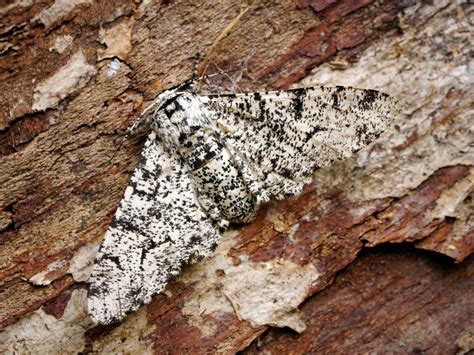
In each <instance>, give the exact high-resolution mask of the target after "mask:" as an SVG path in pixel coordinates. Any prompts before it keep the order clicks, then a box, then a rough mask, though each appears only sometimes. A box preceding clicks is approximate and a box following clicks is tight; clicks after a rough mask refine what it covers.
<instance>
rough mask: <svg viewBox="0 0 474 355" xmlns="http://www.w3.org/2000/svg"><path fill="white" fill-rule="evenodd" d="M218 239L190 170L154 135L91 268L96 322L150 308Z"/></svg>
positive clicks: (91, 306) (91, 307)
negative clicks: (145, 306) (144, 306)
mask: <svg viewBox="0 0 474 355" xmlns="http://www.w3.org/2000/svg"><path fill="white" fill-rule="evenodd" d="M218 239H219V232H218V231H217V230H216V228H214V226H213V225H212V223H211V222H210V220H209V219H208V217H207V216H206V214H205V213H204V211H203V210H202V209H201V207H200V206H199V203H198V202H197V200H196V193H195V188H194V184H193V180H192V179H191V178H190V177H189V176H188V172H187V171H186V168H185V167H183V166H182V163H181V162H180V161H179V160H178V158H177V157H175V156H172V155H171V154H169V153H168V152H167V151H165V150H164V149H163V147H162V144H161V142H160V141H159V140H158V139H157V137H156V135H155V133H151V134H150V135H149V137H148V140H147V142H146V144H145V147H144V149H143V152H142V155H141V158H140V161H139V164H138V167H137V169H136V170H135V173H134V175H133V177H132V179H131V182H130V185H129V186H128V187H127V189H126V191H125V197H124V198H123V200H122V201H121V203H120V207H119V208H118V210H117V212H116V214H115V219H114V221H113V223H112V224H111V226H110V227H109V230H108V231H107V233H106V235H105V237H104V240H103V242H102V245H101V247H100V250H99V253H98V255H97V257H96V260H95V264H94V266H93V270H92V275H91V278H90V288H89V300H88V306H89V313H90V315H91V317H92V319H93V320H94V321H95V322H97V323H101V324H108V323H112V322H115V321H118V320H120V319H122V318H123V317H124V316H125V315H126V314H127V313H129V312H131V311H133V310H136V309H137V308H138V307H139V306H140V305H142V304H144V303H148V302H149V301H150V300H151V297H152V296H153V295H154V294H156V293H159V292H160V291H162V290H163V289H164V287H165V286H166V284H167V282H168V281H169V280H170V278H172V277H173V276H175V275H177V274H178V273H179V271H180V269H181V267H182V265H183V264H185V263H187V262H189V261H192V260H196V259H199V258H201V257H204V256H206V255H207V254H208V253H210V251H212V250H213V249H214V248H215V246H216V245H217V241H218Z"/></svg>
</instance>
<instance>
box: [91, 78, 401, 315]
mask: <svg viewBox="0 0 474 355" xmlns="http://www.w3.org/2000/svg"><path fill="white" fill-rule="evenodd" d="M153 109H154V113H153V114H151V115H148V116H146V117H145V116H143V117H145V118H144V119H143V120H141V121H139V122H138V124H145V125H148V126H149V127H150V128H151V133H150V134H149V136H148V139H147V141H146V143H145V147H144V149H143V151H142V154H141V157H140V161H139V163H138V166H137V168H136V170H135V173H134V175H133V177H132V179H131V182H130V184H129V186H128V187H127V189H126V191H125V196H124V198H123V200H122V201H121V203H120V207H119V208H118V210H117V212H116V214H115V218H114V220H113V222H112V224H111V225H110V227H109V229H108V231H107V233H106V235H105V237H104V241H103V243H102V245H101V248H100V250H99V252H98V255H97V257H96V260H95V263H94V267H93V271H92V275H91V278H90V289H89V301H88V303H89V313H90V315H91V317H92V318H93V320H94V321H95V322H97V323H101V324H108V323H112V322H116V321H119V320H121V319H122V318H123V317H124V316H125V315H126V314H128V313H130V312H131V311H134V310H136V309H137V308H138V307H139V306H140V305H141V304H144V303H148V302H150V300H151V298H152V296H153V295H155V294H157V293H159V292H161V291H162V290H163V289H164V287H165V286H166V284H167V283H168V281H169V280H170V279H171V278H172V277H174V276H176V275H177V274H178V273H179V272H180V269H181V267H182V266H183V265H184V264H187V263H192V262H194V261H197V260H199V259H201V258H203V257H205V256H207V255H208V254H209V253H210V252H211V251H212V250H213V249H214V248H215V247H216V245H217V243H218V241H219V235H220V232H221V231H222V230H223V229H225V228H226V227H227V226H228V224H229V223H230V222H239V223H240V222H250V221H252V220H253V219H254V218H255V216H256V213H257V211H258V208H259V206H260V205H261V204H262V203H264V202H265V201H268V200H269V199H270V198H276V199H281V198H284V197H285V196H290V195H294V194H296V193H298V192H299V191H301V189H302V188H303V186H304V185H305V184H306V183H308V182H310V180H311V175H312V173H313V172H314V171H315V170H316V169H318V168H320V167H324V166H327V165H329V164H331V162H332V161H334V160H338V159H343V158H347V157H349V156H350V155H351V154H352V153H354V152H356V151H358V150H359V149H361V148H362V147H364V146H366V145H368V144H369V143H370V142H372V141H373V140H375V139H376V138H377V137H378V136H379V135H380V134H381V133H382V132H383V131H384V130H385V129H386V128H387V127H388V126H389V125H390V123H391V121H392V120H393V118H394V116H395V115H396V113H397V111H398V109H397V103H396V101H395V100H393V99H392V98H390V97H389V96H388V95H386V94H383V93H380V92H377V91H374V90H363V89H354V88H348V87H334V88H326V87H314V88H303V89H294V90H287V91H275V92H263V93H250V94H223V95H198V94H195V93H191V92H186V91H183V90H182V87H179V88H175V89H170V90H167V91H164V92H163V93H161V94H160V95H159V96H158V97H157V99H156V100H155V102H154V104H153Z"/></svg>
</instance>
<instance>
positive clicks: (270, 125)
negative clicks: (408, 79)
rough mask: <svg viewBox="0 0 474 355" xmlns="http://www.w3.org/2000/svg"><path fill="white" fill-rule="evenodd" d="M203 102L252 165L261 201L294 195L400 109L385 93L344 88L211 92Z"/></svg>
mask: <svg viewBox="0 0 474 355" xmlns="http://www.w3.org/2000/svg"><path fill="white" fill-rule="evenodd" d="M207 105H208V106H209V107H210V109H211V110H213V111H214V112H216V116H215V117H214V118H215V119H216V120H217V122H218V126H219V128H220V129H221V130H222V131H223V132H224V137H225V139H226V141H228V142H229V145H231V146H232V148H233V149H234V154H237V155H240V156H241V157H242V160H243V161H244V163H243V169H244V170H245V169H246V168H245V165H246V163H248V165H249V166H250V171H248V173H249V174H252V175H253V176H249V177H248V180H249V181H250V182H251V184H252V181H253V186H251V188H252V192H253V193H256V194H257V195H259V198H260V201H265V200H268V198H270V197H276V198H282V197H284V196H287V195H292V194H294V193H297V192H298V191H299V190H301V188H302V186H303V185H304V184H305V183H307V182H308V181H310V177H311V175H312V173H313V172H314V171H315V170H316V169H318V168H320V167H324V166H327V165H329V164H330V163H331V162H332V161H334V160H337V159H344V158H347V157H349V156H350V155H352V154H353V153H354V152H357V151H358V150H360V149H361V148H363V147H364V146H366V145H368V144H369V143H371V142H372V141H374V140H375V139H376V138H377V137H378V136H379V135H380V134H381V133H382V132H383V131H384V130H386V129H387V127H389V126H390V124H391V122H392V121H393V118H394V117H395V115H396V114H397V113H398V111H399V109H398V104H397V102H396V101H395V100H394V99H392V98H391V97H390V96H388V95H386V94H383V93H380V92H378V91H374V90H364V89H354V88H348V87H333V88H330V87H315V88H302V89H294V90H287V91H275V92H267V93H251V94H225V95H209V96H208V101H207ZM256 182H259V183H260V184H257V183H256Z"/></svg>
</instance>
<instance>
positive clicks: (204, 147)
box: [179, 130, 223, 170]
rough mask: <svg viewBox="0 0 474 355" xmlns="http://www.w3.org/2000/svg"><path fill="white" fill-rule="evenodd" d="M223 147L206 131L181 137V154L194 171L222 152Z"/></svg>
mask: <svg viewBox="0 0 474 355" xmlns="http://www.w3.org/2000/svg"><path fill="white" fill-rule="evenodd" d="M222 149H223V146H222V144H221V143H220V142H219V140H218V139H217V137H215V136H214V135H213V134H212V133H210V132H206V131H204V130H198V131H194V132H192V133H190V134H186V135H181V136H180V146H179V153H180V155H181V156H182V157H183V158H184V160H185V161H186V162H187V164H188V165H189V167H190V168H191V169H192V170H196V169H199V168H200V167H202V166H203V165H205V164H206V163H208V162H209V161H211V160H212V159H214V158H215V157H216V156H218V155H219V154H220V153H221V152H222Z"/></svg>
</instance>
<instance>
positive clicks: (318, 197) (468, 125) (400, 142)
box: [0, 0, 474, 353]
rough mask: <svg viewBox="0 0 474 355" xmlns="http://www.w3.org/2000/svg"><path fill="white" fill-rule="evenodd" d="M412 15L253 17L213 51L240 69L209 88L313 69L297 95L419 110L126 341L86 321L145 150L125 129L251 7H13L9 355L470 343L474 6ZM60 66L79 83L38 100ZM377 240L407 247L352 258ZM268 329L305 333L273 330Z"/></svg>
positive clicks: (142, 316) (151, 310)
mask: <svg viewBox="0 0 474 355" xmlns="http://www.w3.org/2000/svg"><path fill="white" fill-rule="evenodd" d="M305 3H306V4H308V5H311V4H313V5H314V6H312V7H311V6H309V7H308V6H307V5H305ZM408 3H409V2H407V1H397V2H395V1H393V2H392V1H377V2H375V1H374V2H370V4H368V2H364V1H342V0H340V1H299V2H298V4H299V5H300V7H299V8H298V7H297V6H296V5H297V2H296V1H286V2H284V3H277V4H275V3H274V2H258V3H255V4H253V5H252V6H253V7H252V8H251V10H249V11H248V12H247V13H246V14H245V16H244V17H243V18H242V19H241V25H239V26H237V27H236V28H235V29H234V31H233V33H231V34H230V35H229V36H228V37H226V39H225V40H224V41H223V42H222V44H221V45H220V46H219V48H216V53H215V55H214V57H213V58H212V62H213V63H211V65H210V70H213V71H216V72H219V69H220V70H222V71H230V73H229V74H227V75H221V76H215V77H212V78H211V79H210V83H209V84H210V87H211V88H212V89H214V90H217V91H218V92H225V91H234V92H235V91H239V90H246V91H257V90H259V89H261V88H262V87H273V88H275V87H287V86H289V85H290V84H293V83H294V81H295V80H296V79H297V78H298V79H299V78H303V77H304V79H303V81H302V83H298V86H319V85H325V86H335V85H345V86H353V87H361V88H372V89H377V90H381V91H384V92H387V93H390V94H391V95H392V96H395V97H398V98H399V99H401V100H402V101H404V102H405V108H406V110H405V113H406V116H404V117H403V116H402V117H400V118H399V120H398V121H397V122H396V129H395V130H394V131H393V132H391V133H390V134H389V135H387V136H386V137H385V138H384V140H383V141H382V142H380V143H379V144H377V145H376V146H374V147H373V148H372V149H371V150H370V151H369V152H365V153H363V154H359V155H358V156H357V157H356V158H354V159H352V160H350V161H347V162H344V163H341V164H337V165H335V166H333V167H332V168H330V169H324V170H320V171H318V172H317V173H316V174H315V177H314V183H313V185H311V186H310V187H309V188H308V189H306V190H305V191H304V193H303V195H301V196H300V197H298V198H293V199H291V200H285V201H283V202H281V203H271V204H268V205H266V206H264V208H263V209H262V211H261V212H260V214H259V217H258V219H257V221H256V222H254V223H253V224H251V225H249V226H246V227H244V228H239V229H237V230H236V231H234V232H232V233H230V234H227V235H226V236H225V240H224V241H225V243H224V245H222V246H221V247H220V248H219V249H218V251H217V252H216V253H215V254H214V255H213V257H211V258H210V259H208V260H206V261H204V262H202V263H199V264H197V265H195V266H194V267H189V268H187V269H186V272H185V274H184V275H182V276H181V277H180V278H179V279H177V280H176V281H175V282H174V283H173V284H171V285H170V286H169V287H168V288H167V289H166V290H165V293H163V294H160V295H158V296H157V297H156V298H155V299H154V301H153V302H152V303H151V304H150V305H149V306H148V307H144V308H141V309H140V310H139V311H138V312H136V313H134V314H133V315H131V316H130V317H129V318H127V319H126V320H125V322H124V323H123V324H121V325H120V326H118V327H116V328H114V329H91V323H90V319H89V318H88V317H87V314H86V308H85V300H86V293H85V290H84V289H83V288H82V287H78V288H77V289H76V288H75V287H76V286H85V285H84V284H83V281H84V280H85V279H86V276H87V274H88V270H89V267H90V263H91V262H92V260H93V250H94V248H97V246H98V245H99V243H100V241H101V238H102V236H103V234H104V231H105V230H106V228H107V226H108V225H109V223H110V221H111V219H112V216H113V213H114V211H115V209H116V207H117V206H118V203H119V201H120V199H121V198H122V193H123V191H124V188H125V186H126V184H127V182H128V180H129V177H130V174H131V172H132V171H133V168H134V167H135V166H136V163H137V157H138V154H139V152H140V151H141V149H142V146H143V139H140V138H136V139H133V140H129V141H125V142H124V143H123V145H122V146H121V148H120V149H119V150H118V151H117V146H118V145H119V142H120V138H119V137H118V136H116V135H114V134H115V132H120V131H122V130H123V129H124V128H125V127H127V126H129V124H130V122H132V120H133V119H134V117H136V116H137V113H138V112H140V111H141V109H142V108H143V107H144V106H145V104H144V101H147V100H150V99H151V98H153V97H155V96H156V95H157V94H158V93H159V92H161V91H162V90H163V89H164V88H167V87H170V86H173V85H175V84H177V83H179V82H183V81H184V80H186V79H187V78H189V77H190V75H191V73H192V71H193V68H195V66H196V63H195V61H194V60H190V58H194V56H195V55H196V54H197V53H206V49H207V48H209V46H210V45H212V41H213V39H214V38H215V37H216V36H217V35H218V33H219V32H220V31H221V30H222V28H224V27H225V26H226V25H227V24H228V23H229V21H231V19H232V18H234V17H235V16H236V15H237V14H238V13H239V12H240V7H239V6H237V5H236V4H235V2H232V1H219V2H208V3H205V4H200V6H199V7H197V6H196V4H195V3H193V2H190V1H184V0H183V1H176V2H162V3H156V2H149V1H147V2H143V3H141V4H139V3H135V2H130V1H101V2H87V1H74V2H70V1H66V2H65V1H53V0H50V1H48V2H34V1H14V2H11V4H9V5H6V6H4V7H2V8H0V23H1V24H2V25H1V27H0V35H1V36H2V41H0V53H1V54H2V56H1V57H0V78H1V80H0V103H1V104H0V107H1V108H2V110H1V116H0V152H1V154H2V156H1V158H0V159H1V162H0V166H1V169H0V206H1V208H0V231H1V235H0V240H1V244H0V245H1V247H0V322H1V324H2V326H4V327H5V330H4V331H3V332H2V333H1V334H0V344H1V345H0V348H2V350H0V351H4V349H6V350H7V352H8V350H10V351H11V349H16V351H19V352H31V353H38V352H44V353H57V352H61V353H65V352H75V353H77V352H87V351H92V350H93V351H97V352H101V351H102V352H109V353H117V352H124V351H129V352H131V353H153V352H155V353H160V352H165V351H169V352H174V353H179V352H188V353H189V352H194V353H205V352H224V353H235V352H236V351H237V350H241V349H245V348H247V347H248V346H249V344H250V343H252V342H253V341H254V340H255V343H254V345H257V344H260V346H261V347H262V348H261V350H269V351H271V350H272V349H274V350H275V352H276V351H279V352H285V353H287V352H289V351H291V350H295V351H297V349H301V350H303V351H308V352H312V351H313V352H318V350H320V351H321V352H324V350H328V351H330V350H333V352H334V351H336V352H337V351H339V350H341V351H342V350H344V348H343V346H348V345H347V344H350V346H351V348H350V351H351V352H356V353H357V352H364V351H372V352H383V351H384V350H386V349H392V350H393V351H394V352H396V351H399V352H409V351H412V352H413V351H416V352H419V351H424V352H426V353H447V352H455V351H458V349H459V351H468V350H469V347H470V345H469V344H470V342H469V339H470V337H472V322H471V319H472V318H473V314H472V313H473V305H472V302H469V301H470V299H468V298H466V297H469V296H470V295H471V294H472V279H473V278H472V270H471V266H470V265H471V264H472V260H471V259H472V257H469V254H471V253H472V250H473V248H474V242H473V240H474V232H473V231H474V218H473V210H474V206H473V200H474V199H473V197H474V196H473V194H474V192H473V190H474V189H473V175H474V174H473V166H474V161H473V156H474V152H473V135H474V134H473V131H472V103H471V97H472V94H471V93H472V90H473V88H472V83H470V81H469V80H468V78H469V77H470V76H469V71H468V65H467V64H468V63H469V60H470V59H469V58H470V51H471V48H472V44H471V42H472V30H471V27H472V26H471V25H470V20H469V18H470V17H472V5H470V4H468V3H467V2H465V1H446V0H443V1H436V2H431V4H430V2H427V1H425V2H420V3H415V4H413V5H412V6H409V7H406V8H404V10H403V11H401V9H402V6H406V4H408ZM404 4H405V5H404ZM348 5H350V6H349V7H348ZM305 6H306V7H305ZM351 6H356V7H354V8H352V7H351ZM55 9H56V10H55ZM58 9H59V10H58ZM53 10H54V11H53ZM40 14H41V16H40ZM46 14H48V16H46ZM33 19H35V20H33ZM318 31H322V32H319V34H320V35H319V36H318ZM323 32H324V34H323ZM78 53H83V57H82V55H81V57H78ZM99 57H100V58H102V60H100V61H99V60H98V58H99ZM77 58H79V59H80V60H79V61H77V60H73V59H77ZM71 60H73V61H72V62H71ZM71 63H79V64H80V65H81V66H80V67H79V68H77V67H75V66H71V65H70V64H71ZM313 67H314V68H315V69H314V72H313V73H312V74H311V75H309V76H307V77H306V75H307V74H308V72H309V70H311V68H313ZM68 68H69V69H71V68H73V69H74V68H76V69H77V70H76V69H74V70H72V71H64V69H68ZM69 69H68V70H69ZM85 69H87V70H85ZM235 69H237V70H235ZM232 70H234V71H232ZM66 72H71V73H76V74H78V75H74V76H73V78H74V80H73V84H71V85H69V84H68V82H62V83H58V86H57V88H58V89H59V88H61V90H60V91H49V90H39V89H41V88H42V84H44V83H48V80H49V79H51V78H54V77H55V75H57V74H58V73H60V74H61V73H63V74H64V73H66ZM56 77H60V78H64V76H56ZM259 77H262V79H261V80H259V81H256V78H259ZM49 82H50V81H49ZM66 84H67V85H66ZM65 85H66V86H65ZM53 88H54V89H56V86H54V85H53ZM35 89H36V91H35ZM35 93H36V94H37V95H38V94H41V97H42V98H45V99H47V100H46V101H44V100H42V101H41V102H48V103H49V104H48V105H46V106H48V108H47V109H46V111H44V112H43V111H42V112H35V111H33V102H34V99H33V98H34V96H35ZM144 95H145V96H144ZM36 97H38V96H36ZM38 102H39V101H38ZM114 154H115V156H114ZM112 156H114V158H113V159H112V161H110V158H111V157H112ZM379 237H380V239H379ZM366 238H367V239H366ZM366 240H368V242H367V241H366ZM382 240H390V241H393V242H396V243H397V244H393V245H394V246H395V248H396V251H395V252H390V251H387V250H386V249H381V250H378V251H377V252H376V253H374V254H371V255H369V256H365V257H364V259H363V260H356V262H355V263H354V264H353V265H352V264H351V263H352V261H353V260H354V259H356V256H357V254H358V253H360V251H361V249H362V248H363V245H364V243H370V245H376V244H378V243H379V242H381V241H382ZM405 240H412V241H413V244H414V246H415V247H417V248H421V249H428V250H435V251H437V252H438V253H443V254H446V255H448V256H450V257H451V258H453V260H455V261H456V262H459V263H460V264H459V265H454V266H453V265H451V264H450V261H447V260H441V261H440V260H439V259H438V258H437V257H436V256H435V254H434V253H429V254H426V253H423V252H422V251H420V250H418V251H411V252H407V250H406V249H407V247H409V246H408V245H407V244H406V243H401V244H398V242H401V241H405ZM377 248H378V247H377ZM421 254H422V255H424V256H422V255H421ZM347 265H349V268H348V271H347V274H346V273H345V271H343V272H342V273H341V276H340V277H338V278H337V279H336V283H335V284H334V285H333V286H329V284H330V283H331V280H332V279H333V278H334V275H335V273H336V271H337V270H340V269H341V268H344V267H345V266H347ZM267 276H268V279H269V280H273V281H275V283H273V284H274V285H276V286H275V289H272V287H271V284H270V283H265V282H264V280H265V279H266V277H267ZM30 278H32V279H33V280H34V281H35V282H37V283H38V284H46V285H47V286H34V285H32V284H31V282H30V281H28V280H29V279H30ZM259 280H260V281H259ZM262 280H263V281H262ZM285 280H288V282H285ZM294 282H300V283H299V286H300V287H298V288H297V289H295V288H294V287H293V286H294ZM242 283H243V284H244V285H245V287H243V288H239V285H241V284H242ZM260 285H261V286H260ZM255 286H259V287H261V288H262V289H264V290H265V292H264V293H259V292H257V290H256V289H255ZM354 290H356V291H355V293H354ZM374 290H376V292H375V293H376V294H375V293H374ZM446 290H449V292H448V291H446ZM247 295H251V296H247ZM241 296H242V297H241ZM293 296H294V300H296V301H295V302H296V303H298V302H300V300H303V299H305V298H306V301H305V302H304V303H303V305H302V306H300V307H298V308H299V312H298V309H295V308H294V307H296V306H295V304H296V303H295V304H291V305H290V306H291V307H289V308H288V307H286V308H285V306H284V303H285V300H286V299H293V298H292V297H293ZM249 297H250V298H251V300H249V301H246V299H248V298H249ZM275 297H276V300H277V302H275V304H274V305H275V306H272V307H271V305H273V302H272V300H273V298H275ZM348 300H349V301H351V302H347V301H348ZM387 300H389V301H387ZM252 302H258V303H262V304H263V305H264V306H265V307H264V308H262V310H264V311H265V312H263V311H262V312H252V311H253V309H255V308H257V309H258V310H260V308H258V307H257V306H252V305H255V303H252ZM370 305H372V306H373V308H370V307H369V306H370ZM251 306H252V307H251ZM394 309H396V310H397V311H396V312H394V311H393V310H394ZM255 313H258V315H259V316H260V318H259V319H257V321H256V320H255V317H253V316H254V315H255ZM297 317H298V318H297ZM281 319H284V320H286V321H287V322H286V323H281V322H280V323H279V322H278V321H277V320H281ZM259 321H260V323H259ZM262 324H263V325H262ZM271 324H274V325H281V324H292V325H296V326H301V325H302V324H304V325H305V326H306V330H305V331H304V332H303V333H302V334H301V335H296V334H294V333H292V334H290V335H288V333H287V332H286V331H281V330H280V331H269V332H268V333H267V334H266V335H264V336H262V337H261V338H259V336H260V335H261V334H262V333H264V332H265V331H266V330H267V329H269V327H270V329H271ZM321 324H324V327H322V326H321ZM369 324H370V325H369ZM387 324H390V327H387V326H386V325H387ZM433 324H435V325H436V328H433V327H432V326H433ZM31 329H35V333H34V334H32V333H31ZM300 329H301V328H300ZM427 329H428V330H430V332H427V331H426V330H427ZM93 333H94V334H95V335H94V337H88V335H90V334H93ZM331 334H332V335H331ZM377 334H378V335H379V336H376V335H377ZM51 335H54V336H51ZM65 339H68V340H67V341H65ZM70 339H72V340H70ZM348 339H349V341H348ZM344 344H345V345H344ZM403 344H406V345H403ZM254 345H252V346H251V347H250V349H249V351H254V350H255V347H254ZM297 346H300V347H299V348H297ZM257 350H258V348H257Z"/></svg>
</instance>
